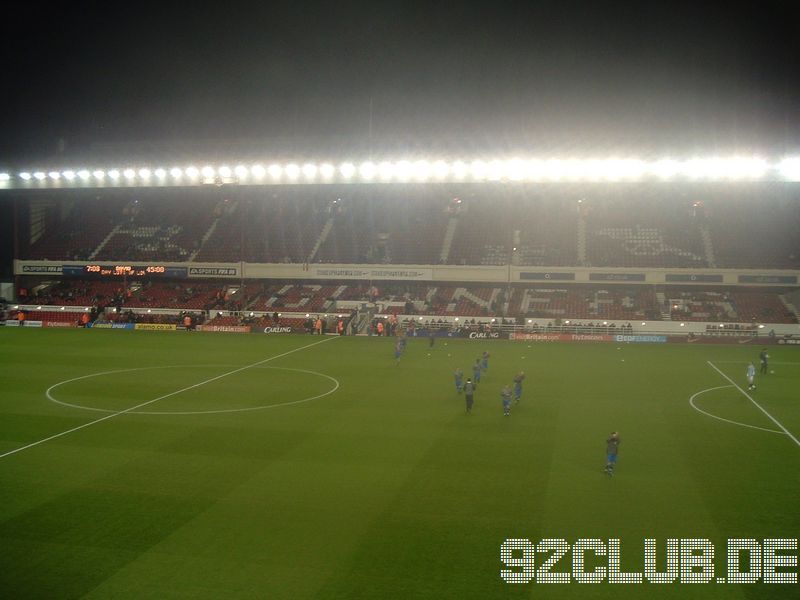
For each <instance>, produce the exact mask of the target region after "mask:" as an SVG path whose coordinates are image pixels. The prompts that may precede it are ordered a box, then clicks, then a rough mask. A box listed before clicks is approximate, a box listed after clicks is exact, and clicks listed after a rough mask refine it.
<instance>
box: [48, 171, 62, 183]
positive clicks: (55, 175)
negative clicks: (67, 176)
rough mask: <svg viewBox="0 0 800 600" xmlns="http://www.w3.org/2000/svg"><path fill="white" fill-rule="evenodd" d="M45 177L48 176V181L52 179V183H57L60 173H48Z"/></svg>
mask: <svg viewBox="0 0 800 600" xmlns="http://www.w3.org/2000/svg"><path fill="white" fill-rule="evenodd" d="M47 176H48V177H49V178H50V179H52V180H53V181H58V180H59V179H61V173H59V172H58V171H50V172H49V173H48V174H47Z"/></svg>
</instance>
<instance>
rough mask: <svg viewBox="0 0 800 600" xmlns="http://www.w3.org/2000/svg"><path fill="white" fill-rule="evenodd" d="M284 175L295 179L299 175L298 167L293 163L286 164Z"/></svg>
mask: <svg viewBox="0 0 800 600" xmlns="http://www.w3.org/2000/svg"><path fill="white" fill-rule="evenodd" d="M286 176H287V177H288V178H289V179H297V178H298V177H299V176H300V167H298V166H297V165H296V164H294V163H291V164H288V165H286Z"/></svg>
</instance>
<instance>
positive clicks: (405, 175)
mask: <svg viewBox="0 0 800 600" xmlns="http://www.w3.org/2000/svg"><path fill="white" fill-rule="evenodd" d="M413 171H414V166H413V165H412V164H411V162H410V161H408V160H401V161H398V162H397V163H396V164H395V165H394V175H395V177H397V179H399V180H400V181H408V180H409V179H411V174H412V173H413Z"/></svg>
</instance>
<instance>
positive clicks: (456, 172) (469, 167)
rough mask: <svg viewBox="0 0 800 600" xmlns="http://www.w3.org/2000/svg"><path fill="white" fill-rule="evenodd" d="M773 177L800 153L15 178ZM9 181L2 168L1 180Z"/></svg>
mask: <svg viewBox="0 0 800 600" xmlns="http://www.w3.org/2000/svg"><path fill="white" fill-rule="evenodd" d="M768 175H773V176H777V177H779V178H781V179H784V180H787V181H800V157H792V158H785V159H783V160H780V161H778V162H775V163H770V162H768V161H766V160H764V159H761V158H752V157H733V158H694V159H690V160H673V159H661V160H657V161H644V160H639V159H598V160H582V159H566V160H561V159H531V160H523V159H511V160H488V161H486V160H474V161H471V162H465V161H453V162H448V161H444V160H436V161H428V160H417V161H410V160H401V161H394V162H390V161H384V162H372V161H366V162H362V163H360V164H355V163H352V162H344V163H341V164H338V165H334V164H331V163H305V164H296V163H289V164H277V163H276V164H271V165H268V166H264V165H261V164H255V165H244V164H240V165H237V166H226V165H222V166H216V167H215V166H211V165H206V166H202V167H196V166H188V167H177V166H176V167H172V168H163V167H159V168H149V167H143V168H136V169H134V168H125V169H122V168H119V169H107V170H105V169H94V170H90V169H76V170H64V171H22V172H19V173H17V174H16V176H13V177H15V178H18V179H20V180H22V181H24V182H37V181H38V182H44V181H46V180H50V181H56V182H61V181H64V182H67V183H72V182H75V183H81V182H83V183H85V184H88V185H103V184H105V183H108V182H112V183H115V184H119V183H130V184H135V185H147V184H155V185H162V184H166V183H168V182H169V183H171V184H181V183H188V184H196V183H208V182H216V183H219V182H223V183H224V182H231V183H233V182H252V183H269V182H272V183H279V182H280V183H295V182H296V183H311V182H323V183H324V182H333V181H339V182H341V181H344V182H347V181H354V180H358V181H367V182H371V181H386V182H390V181H402V182H411V181H437V180H438V181H448V180H453V181H635V180H638V179H642V178H655V179H661V180H671V179H676V178H680V179H688V180H715V181H716V180H758V179H762V178H764V177H766V176H768ZM11 179H12V175H11V174H9V173H0V182H3V181H5V182H8V181H10V180H11Z"/></svg>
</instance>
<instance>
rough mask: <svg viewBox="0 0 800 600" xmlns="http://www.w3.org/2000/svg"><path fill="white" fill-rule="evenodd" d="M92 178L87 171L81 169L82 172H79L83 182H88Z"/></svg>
mask: <svg viewBox="0 0 800 600" xmlns="http://www.w3.org/2000/svg"><path fill="white" fill-rule="evenodd" d="M91 176H92V174H91V173H89V171H87V170H86V169H81V170H80V171H78V177H80V178H81V179H82V180H83V181H86V180H87V179H89V178H90V177H91Z"/></svg>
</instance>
